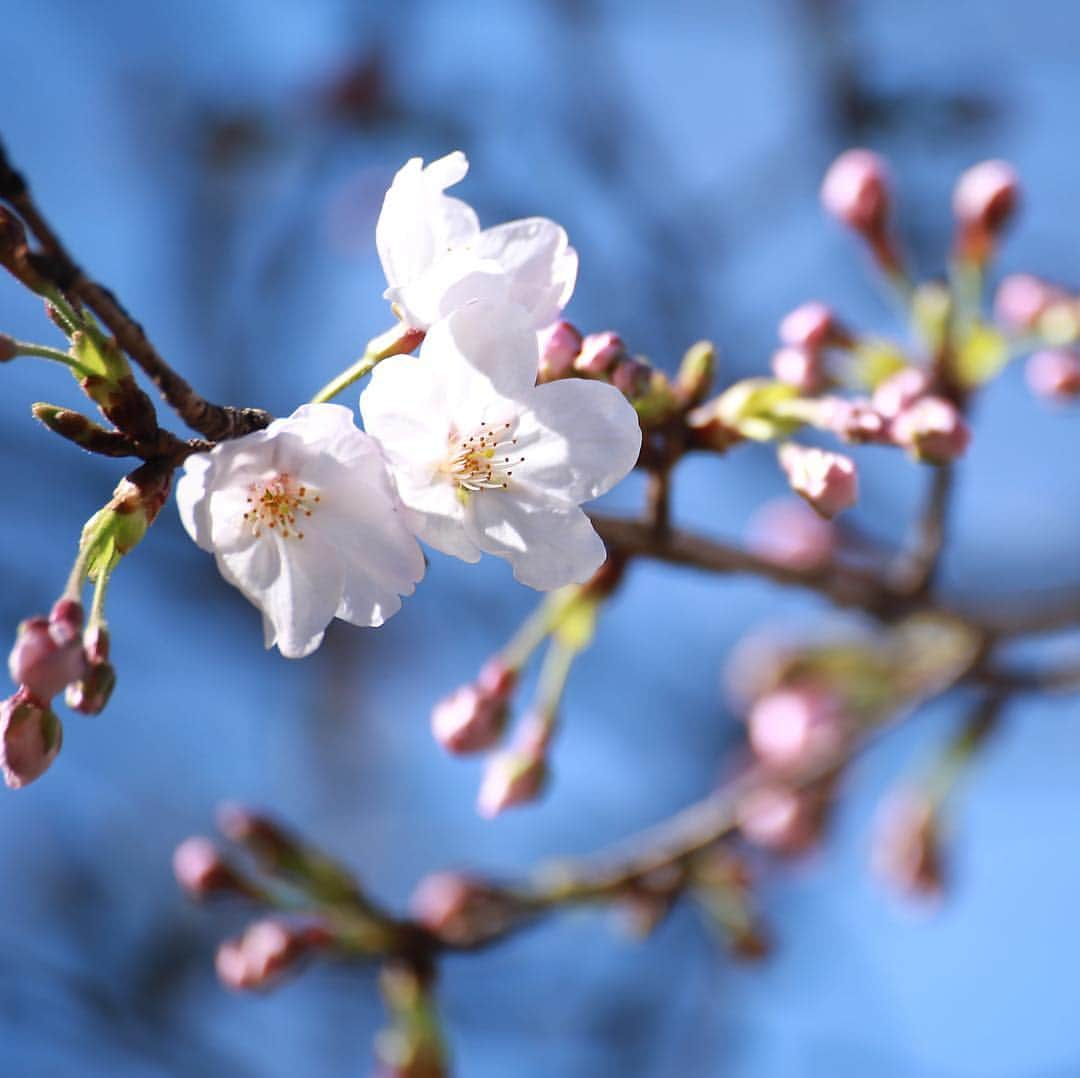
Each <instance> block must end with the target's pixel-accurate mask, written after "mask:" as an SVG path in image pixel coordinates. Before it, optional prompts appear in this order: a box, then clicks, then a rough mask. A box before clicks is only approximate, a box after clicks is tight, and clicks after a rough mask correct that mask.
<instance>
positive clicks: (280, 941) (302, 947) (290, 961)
mask: <svg viewBox="0 0 1080 1078" xmlns="http://www.w3.org/2000/svg"><path fill="white" fill-rule="evenodd" d="M331 941H332V937H331V935H330V933H329V932H328V931H327V930H326V929H325V928H324V927H323V926H321V925H319V924H317V923H312V924H307V925H302V924H300V925H298V924H291V923H289V922H288V921H283V920H280V919H277V918H268V919H266V920H264V921H256V922H255V923H254V924H252V925H249V926H248V928H247V930H246V931H245V932H244V934H243V935H242V936H241V937H240V938H239V939H238V940H226V942H225V943H223V944H222V945H221V946H220V947H219V948H218V953H217V959H216V961H215V966H216V968H217V973H218V977H219V978H220V979H221V982H222V984H224V985H225V987H226V988H232V989H234V990H251V989H264V988H272V987H273V986H274V985H276V984H277V983H278V982H280V981H281V979H282V978H283V977H284V976H285V975H286V974H289V973H293V972H296V970H297V969H298V968H299V966H300V965H301V963H302V962H303V961H304V960H305V959H307V958H309V957H310V956H311V955H312V954H313V953H314V952H316V951H318V950H322V949H324V948H326V947H327V946H328V945H329V944H330V943H331Z"/></svg>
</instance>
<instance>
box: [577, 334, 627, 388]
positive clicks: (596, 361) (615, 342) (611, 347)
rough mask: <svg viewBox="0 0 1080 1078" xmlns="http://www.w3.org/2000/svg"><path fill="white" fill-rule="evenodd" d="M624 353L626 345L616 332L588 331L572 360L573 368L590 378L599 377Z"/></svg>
mask: <svg viewBox="0 0 1080 1078" xmlns="http://www.w3.org/2000/svg"><path fill="white" fill-rule="evenodd" d="M625 355H626V345H625V344H623V339H622V337H620V336H619V335H618V334H617V333H612V332H610V331H608V332H607V333H590V334H589V335H588V336H587V337H586V338H585V339H584V340H583V341H582V342H581V351H580V352H579V353H578V355H577V358H576V359H575V360H574V370H576V371H577V372H578V373H579V374H587V375H589V376H590V377H592V378H600V377H602V376H603V375H605V374H607V373H608V372H609V371H610V370H611V369H612V367H614V366H615V362H616V360H619V359H621V358H622V357H623V356H625Z"/></svg>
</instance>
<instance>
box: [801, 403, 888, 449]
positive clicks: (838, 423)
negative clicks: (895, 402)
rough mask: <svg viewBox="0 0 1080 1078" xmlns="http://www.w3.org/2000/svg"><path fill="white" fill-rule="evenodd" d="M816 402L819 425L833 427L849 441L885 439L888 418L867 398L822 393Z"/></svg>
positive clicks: (829, 428) (824, 428)
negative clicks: (853, 398) (880, 413)
mask: <svg viewBox="0 0 1080 1078" xmlns="http://www.w3.org/2000/svg"><path fill="white" fill-rule="evenodd" d="M816 405H817V407H816V418H815V426H818V427H820V428H821V429H822V430H827V431H831V432H832V433H833V434H835V435H836V436H837V437H838V438H842V439H843V440H844V441H845V442H859V443H862V442H879V441H882V440H884V439H885V435H886V424H885V420H884V419H883V418H882V417H881V416H880V415H879V414H878V413H877V411H876V410H875V409H874V408H873V407H872V406H871V404H870V402H869V401H867V400H849V399H848V398H847V397H821V398H819V399H818V401H817V402H816Z"/></svg>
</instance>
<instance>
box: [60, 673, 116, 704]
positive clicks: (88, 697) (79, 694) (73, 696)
mask: <svg viewBox="0 0 1080 1078" xmlns="http://www.w3.org/2000/svg"><path fill="white" fill-rule="evenodd" d="M115 688H116V670H115V669H113V667H112V665H111V664H110V663H106V662H99V663H93V664H92V665H90V666H88V667H87V668H86V671H85V673H84V674H83V676H82V677H81V678H79V680H78V681H73V682H72V683H71V684H70V685H69V686H68V687H67V690H66V692H65V693H64V703H65V704H67V706H68V707H69V708H71V710H72V711H78V712H79V713H80V714H83V715H100V714H101V713H102V712H103V711H104V710H105V705H106V704H107V703H108V702H109V699H110V697H111V696H112V693H113V689H115Z"/></svg>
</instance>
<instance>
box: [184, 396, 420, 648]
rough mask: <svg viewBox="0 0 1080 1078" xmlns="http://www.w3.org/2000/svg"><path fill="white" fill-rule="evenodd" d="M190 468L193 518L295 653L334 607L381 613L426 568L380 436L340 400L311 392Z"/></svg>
mask: <svg viewBox="0 0 1080 1078" xmlns="http://www.w3.org/2000/svg"><path fill="white" fill-rule="evenodd" d="M185 469H186V470H185V474H184V476H183V477H182V478H181V480H180V482H179V483H178V484H177V487H176V501H177V505H178V506H179V508H180V519H181V520H182V521H183V522H184V527H185V528H186V529H187V531H188V534H189V535H190V536H191V537H192V539H194V540H195V542H196V543H198V544H199V546H200V547H202V548H203V550H209V551H211V552H212V553H213V554H214V557H215V558H216V560H217V566H218V569H219V570H220V571H221V575H222V576H224V577H225V579H226V580H227V581H228V582H229V583H230V584H232V585H234V586H235V587H237V588H239V589H240V590H241V591H242V592H243V593H244V595H245V596H246V597H247V598H248V599H249V600H250V601H251V602H252V603H254V604H255V605H256V606H257V607H258V608H259V609H260V610H261V611H262V615H263V630H264V634H265V638H266V646H267V647H268V648H269V647H273V645H274V644H277V646H278V649H279V650H280V651H281V654H282V655H284V656H286V657H287V658H290V659H296V658H300V657H302V656H304V655H308V654H310V653H311V652H312V651H314V650H315V649H316V648H317V647H318V646H319V644H320V643H321V642H322V638H323V633H324V632H325V631H326V627H327V625H328V624H329V623H330V620H331V619H332V618H334V617H339V618H341V619H343V620H344V621H348V622H351V623H352V624H353V625H381V624H382V623H383V622H384V621H385V620H386V619H387V618H388V617H390V615H391V614H394V613H396V612H397V611H398V610H399V609H400V607H401V599H400V598H399V596H401V595H408V594H411V593H412V590H413V587H414V585H415V584H416V582H417V581H418V580H419V579H420V578H421V577H422V576H423V575H424V558H423V554H422V553H421V552H420V548H419V546H418V545H417V543H416V540H415V539H414V538H413V536H412V533H411V532H410V531H409V529H408V528H407V527H406V525H405V523H404V521H403V515H404V514H403V511H402V510H401V506H400V503H399V502H398V500H397V497H396V495H395V494H394V491H393V487H392V484H391V483H390V480H389V477H388V475H387V473H386V464H385V461H384V460H383V458H382V454H381V452H380V451H379V447H378V444H377V443H376V442H375V441H374V440H373V439H372V438H370V437H368V435H366V434H364V433H363V432H362V431H361V430H359V429H358V428H357V427H356V425H355V423H354V422H353V417H352V412H351V411H350V410H349V409H348V408H343V407H342V406H341V405H339V404H306V405H304V406H303V407H301V408H298V409H297V410H296V411H295V412H293V414H292V415H291V416H289V417H288V419H276V420H274V422H273V423H271V424H270V425H269V426H268V427H267V428H266V429H265V430H261V431H257V432H256V433H254V434H249V435H246V436H245V437H243V438H237V439H235V440H234V441H229V442H222V443H221V444H220V445H217V446H215V447H214V449H213V450H211V451H210V452H209V453H197V454H195V455H194V456H192V457H188V460H187V463H186V465H185Z"/></svg>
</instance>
